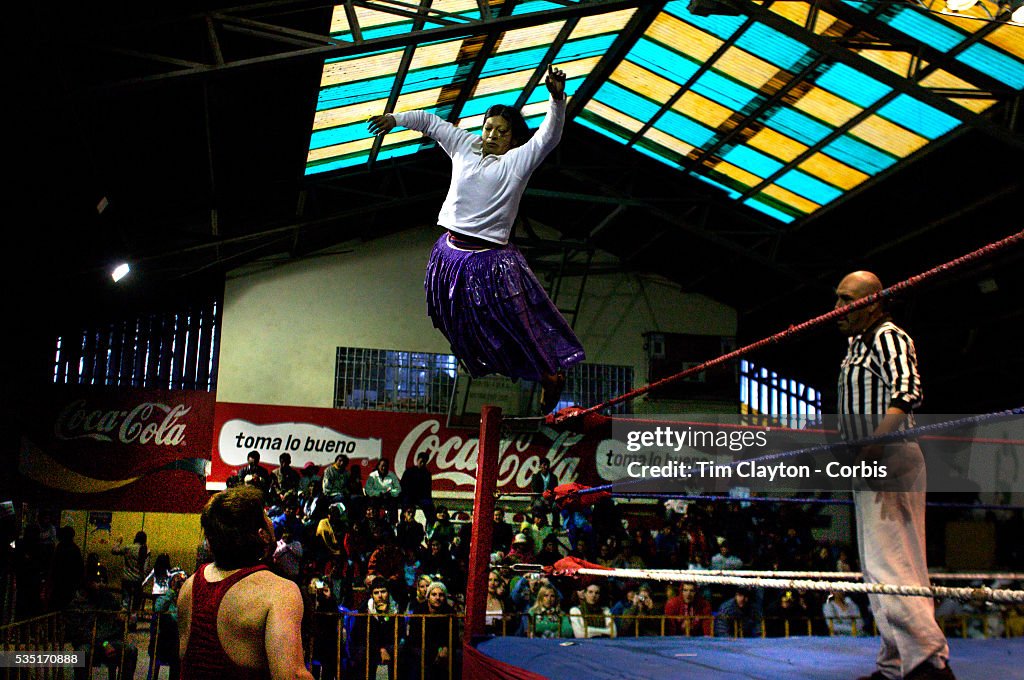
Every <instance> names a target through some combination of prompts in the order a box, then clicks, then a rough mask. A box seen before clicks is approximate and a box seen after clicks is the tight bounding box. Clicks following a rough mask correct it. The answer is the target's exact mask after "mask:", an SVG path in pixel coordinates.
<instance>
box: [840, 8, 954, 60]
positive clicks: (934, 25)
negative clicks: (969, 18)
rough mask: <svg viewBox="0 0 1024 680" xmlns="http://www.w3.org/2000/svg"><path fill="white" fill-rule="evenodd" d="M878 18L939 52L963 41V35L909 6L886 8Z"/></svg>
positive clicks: (863, 9)
mask: <svg viewBox="0 0 1024 680" xmlns="http://www.w3.org/2000/svg"><path fill="white" fill-rule="evenodd" d="M850 4H851V5H853V6H855V7H857V9H859V10H861V11H862V12H872V11H874V7H875V4H874V3H867V2H851V3H850ZM878 18H879V20H880V21H883V22H885V23H887V24H889V25H890V26H892V27H893V28H895V29H897V30H899V31H902V32H903V33H906V34H907V35H909V36H910V37H912V38H914V39H916V40H920V41H921V42H923V43H924V44H926V45H931V46H932V47H934V48H936V49H937V50H939V51H940V52H948V51H949V50H951V49H952V48H954V47H956V46H957V44H959V43H960V41H961V40H962V39H963V34H962V33H960V32H959V31H958V30H956V29H955V28H953V27H952V26H950V25H948V24H947V23H945V22H943V21H942V20H936V19H933V18H931V17H930V16H925V15H924V14H922V13H920V12H916V11H914V10H912V9H910V5H907V6H906V8H903V7H897V6H895V5H894V6H892V7H890V8H887V9H886V11H885V12H884V13H883V14H882V15H881V16H879V17H878Z"/></svg>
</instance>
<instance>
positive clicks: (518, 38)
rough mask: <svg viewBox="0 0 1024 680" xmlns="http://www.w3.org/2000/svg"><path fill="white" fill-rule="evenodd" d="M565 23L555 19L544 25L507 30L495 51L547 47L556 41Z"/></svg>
mask: <svg viewBox="0 0 1024 680" xmlns="http://www.w3.org/2000/svg"><path fill="white" fill-rule="evenodd" d="M564 25H565V22H564V21H553V22H551V23H550V24H544V25H543V26H528V27H526V28H517V29H516V30H514V31H506V32H505V34H504V35H502V36H501V44H500V45H498V48H497V49H496V50H495V51H494V53H495V54H504V53H506V52H514V51H516V50H523V49H528V48H531V47H537V46H544V47H547V46H548V45H550V44H551V43H553V42H555V38H556V37H558V32H559V31H561V30H562V27H563V26H564Z"/></svg>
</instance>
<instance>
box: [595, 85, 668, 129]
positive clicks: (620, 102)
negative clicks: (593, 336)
mask: <svg viewBox="0 0 1024 680" xmlns="http://www.w3.org/2000/svg"><path fill="white" fill-rule="evenodd" d="M596 99H597V100H598V101H599V102H601V103H602V104H606V105H608V106H610V107H612V108H613V109H618V110H619V111H622V112H623V113H624V114H626V115H627V116H630V117H632V118H635V119H637V120H641V121H647V120H650V119H651V118H653V117H654V114H656V113H657V112H658V109H659V108H661V107H660V105H659V104H656V103H654V102H652V101H651V100H649V99H647V98H645V97H641V96H640V95H638V94H635V93H633V92H631V91H629V90H627V89H625V88H623V87H619V86H618V85H616V84H615V83H613V82H611V81H608V82H606V83H605V84H604V85H602V86H601V89H600V90H598V91H597V97H596Z"/></svg>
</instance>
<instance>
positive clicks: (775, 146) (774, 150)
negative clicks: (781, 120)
mask: <svg viewBox="0 0 1024 680" xmlns="http://www.w3.org/2000/svg"><path fill="white" fill-rule="evenodd" d="M747 144H749V145H750V146H752V147H754V148H755V149H758V150H759V151H764V152H765V153H766V154H768V155H770V156H774V157H775V158H778V159H779V160H781V161H786V162H787V163H788V162H789V161H791V160H793V159H794V158H796V157H797V156H799V155H800V154H802V153H803V152H804V151H807V145H806V144H801V143H800V142H798V141H796V140H795V139H793V138H792V137H789V136H787V135H784V134H781V133H779V132H776V131H775V130H772V129H771V128H761V130H760V131H759V132H758V133H757V134H755V135H754V136H753V137H751V138H750V139H749V140H747Z"/></svg>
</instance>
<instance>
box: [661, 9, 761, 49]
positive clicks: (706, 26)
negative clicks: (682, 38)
mask: <svg viewBox="0 0 1024 680" xmlns="http://www.w3.org/2000/svg"><path fill="white" fill-rule="evenodd" d="M687 5H688V3H686V2H670V3H669V4H668V5H667V6H666V7H665V11H666V12H668V13H669V14H671V15H672V16H674V17H676V18H677V19H682V20H683V21H685V22H686V23H688V24H692V25H694V26H696V27H697V28H699V29H701V30H702V31H704V32H706V33H710V34H711V35H714V36H717V37H719V38H721V39H722V40H728V39H729V38H731V37H732V36H733V34H734V33H735V32H736V29H738V28H739V27H740V26H742V25H743V22H744V21H745V20H746V17H744V16H739V15H737V16H729V15H727V14H712V15H711V16H707V17H699V16H697V15H696V14H691V13H690V10H689V9H687Z"/></svg>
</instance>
